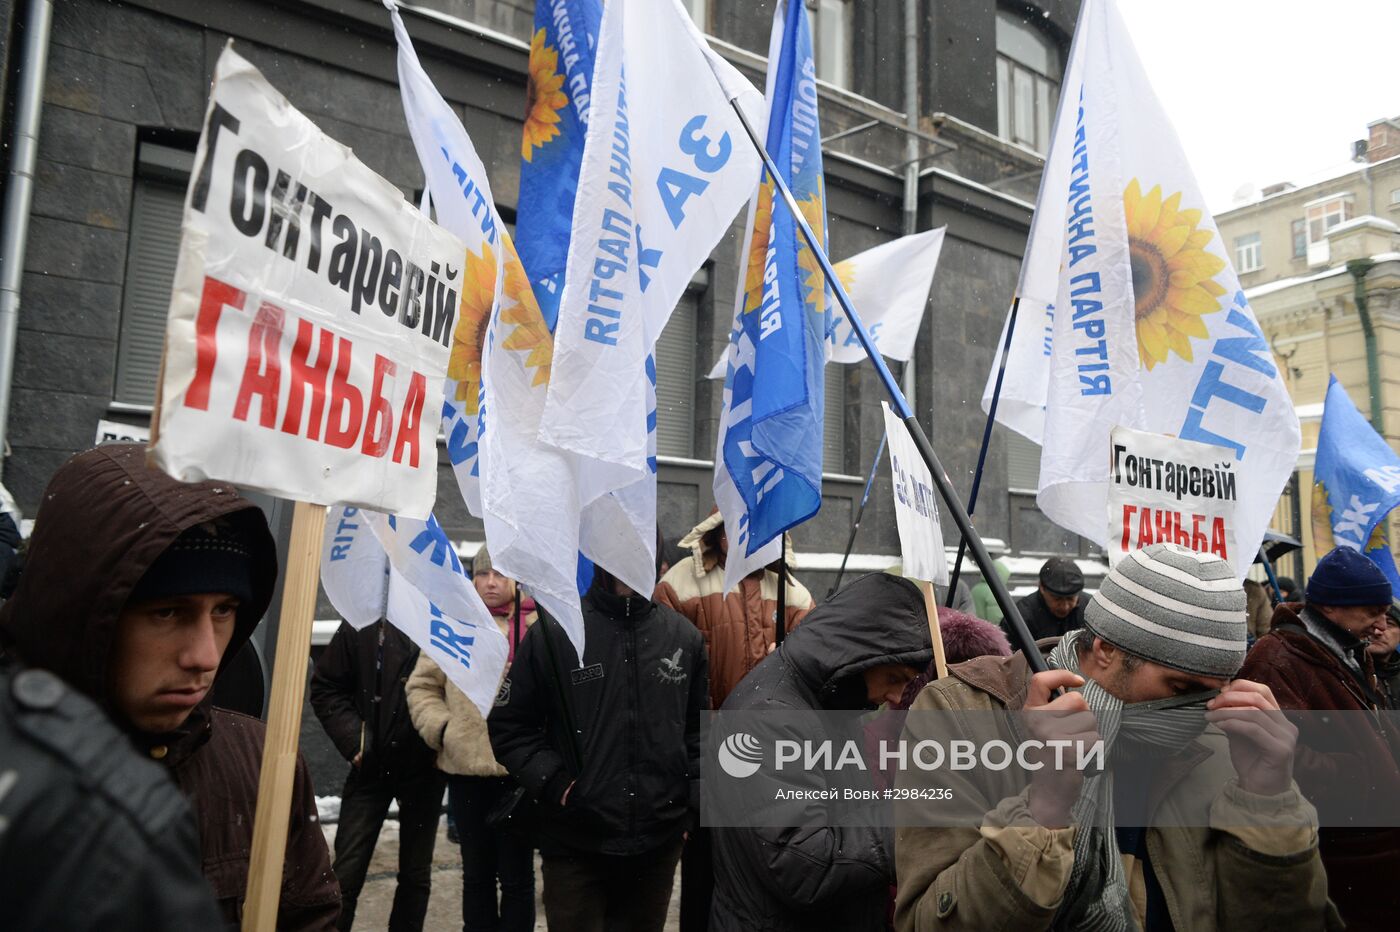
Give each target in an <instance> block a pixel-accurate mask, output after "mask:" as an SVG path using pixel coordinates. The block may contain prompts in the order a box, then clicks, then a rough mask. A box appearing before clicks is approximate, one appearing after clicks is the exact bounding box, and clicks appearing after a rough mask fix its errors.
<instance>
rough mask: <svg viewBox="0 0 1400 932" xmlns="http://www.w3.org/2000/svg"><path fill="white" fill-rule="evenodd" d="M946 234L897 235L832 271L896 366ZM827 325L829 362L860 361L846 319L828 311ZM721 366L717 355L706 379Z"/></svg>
mask: <svg viewBox="0 0 1400 932" xmlns="http://www.w3.org/2000/svg"><path fill="white" fill-rule="evenodd" d="M947 229H948V228H947V227H939V228H938V229H936V230H925V231H924V232H922V233H911V234H909V235H908V236H901V237H899V238H898V239H893V240H890V241H889V242H888V243H881V244H880V245H879V246H876V247H874V248H873V249H867V250H866V251H865V252H860V253H856V254H855V255H854V256H851V257H850V258H849V259H844V260H842V261H841V262H838V263H836V265H835V266H833V267H834V268H835V270H836V277H837V278H839V279H840V280H841V286H842V287H843V288H845V289H846V294H847V295H849V296H850V299H851V303H852V304H854V305H855V308H856V310H857V311H859V312H860V315H861V321H862V322H864V324H865V329H866V330H867V331H868V332H869V333H870V337H871V339H872V340H874V341H875V346H876V348H877V349H878V350H879V351H880V355H882V356H886V357H888V358H890V359H897V360H899V361H901V362H908V361H909V359H910V357H912V356H913V355H914V343H915V342H916V341H917V340H918V338H919V324H920V323H921V322H922V321H923V319H924V307H925V306H926V305H927V304H928V292H929V289H930V288H931V287H933V273H934V271H935V269H937V267H938V255H939V253H940V252H942V250H943V234H944V233H945V232H946V231H947ZM831 323H832V328H831V336H829V337H828V338H827V339H828V341H829V342H830V344H831V359H830V362H844V363H858V362H864V361H865V359H866V358H867V357H866V355H865V350H864V349H863V348H862V347H861V345H860V340H859V339H857V338H856V334H855V331H854V330H852V329H851V324H850V322H849V321H847V320H846V315H845V314H840V313H835V312H833V313H832V315H831ZM726 364H727V360H726V359H725V357H724V356H720V358H719V361H718V362H716V363H715V365H714V368H712V369H711V370H710V374H709V377H710V378H712V379H722V378H724V367H725V365H726Z"/></svg>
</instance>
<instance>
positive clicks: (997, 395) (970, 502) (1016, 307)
mask: <svg viewBox="0 0 1400 932" xmlns="http://www.w3.org/2000/svg"><path fill="white" fill-rule="evenodd" d="M1020 310H1021V296H1020V295H1019V294H1018V295H1016V297H1014V298H1012V299H1011V314H1010V315H1009V317H1008V318H1007V321H1006V339H1005V340H1004V341H1002V346H1001V365H1000V366H998V367H997V382H996V386H995V387H994V388H993V389H992V403H991V405H990V406H989V407H988V408H987V426H986V427H985V428H983V429H982V449H981V450H979V451H978V453H977V472H975V473H973V475H972V492H971V493H970V494H969V495H968V496H967V516H968V518H969V519H970V518H971V517H972V516H973V515H975V514H976V513H977V491H978V490H979V489H981V488H982V467H983V466H984V465H986V463H987V447H989V446H991V443H992V425H993V424H995V423H996V419H997V402H998V401H1000V400H1001V383H1002V381H1003V380H1005V378H1006V357H1007V356H1010V355H1011V335H1012V334H1014V333H1015V332H1016V314H1017V312H1018V311H1020ZM965 553H967V538H965V537H964V538H963V539H962V540H960V541H958V558H957V559H956V560H954V561H953V572H952V573H950V574H949V575H948V598H947V604H948V607H949V608H952V607H953V595H954V593H956V591H957V588H958V574H959V573H961V572H962V562H963V554H965Z"/></svg>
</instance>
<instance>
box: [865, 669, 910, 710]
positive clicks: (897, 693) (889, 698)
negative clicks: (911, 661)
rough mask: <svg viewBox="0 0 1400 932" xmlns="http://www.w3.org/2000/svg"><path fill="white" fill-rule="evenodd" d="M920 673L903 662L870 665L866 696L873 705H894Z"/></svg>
mask: <svg viewBox="0 0 1400 932" xmlns="http://www.w3.org/2000/svg"><path fill="white" fill-rule="evenodd" d="M918 675H919V671H918V670H916V669H915V668H914V667H911V666H908V665H906V664H902V663H882V664H880V665H879V666H875V667H870V668H868V669H867V670H866V671H865V698H866V700H867V701H868V702H869V703H870V704H871V705H882V704H884V703H890V704H891V705H893V704H894V703H896V702H898V701H899V700H900V697H902V696H903V695H904V687H906V686H908V685H909V681H910V680H912V679H914V677H916V676H918Z"/></svg>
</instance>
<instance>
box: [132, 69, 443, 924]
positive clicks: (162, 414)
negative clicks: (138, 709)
mask: <svg viewBox="0 0 1400 932" xmlns="http://www.w3.org/2000/svg"><path fill="white" fill-rule="evenodd" d="M195 166H196V167H195V171H194V174H193V176H192V177H191V179H190V187H189V191H188V192H187V193H186V195H185V207H184V218H183V222H182V225H181V237H180V255H179V259H178V261H177V264H176V269H175V279H174V283H173V287H172V293H171V299H170V313H169V317H168V323H167V327H166V339H165V355H164V358H163V360H162V364H161V373H162V375H161V384H160V387H159V390H158V394H157V397H156V414H155V416H154V417H153V421H154V423H155V425H156V429H155V430H154V431H153V432H152V446H151V451H150V457H151V461H152V462H153V463H154V465H156V466H158V467H159V468H161V469H163V470H164V471H165V472H167V473H169V474H170V475H172V476H174V477H176V478H177V479H181V480H185V481H195V480H201V479H219V480H223V481H227V482H232V483H235V484H238V485H242V486H245V487H248V488H253V489H258V490H260V491H264V492H268V493H270V494H273V495H278V496H282V497H284V498H290V499H294V500H295V501H296V508H295V511H294V515H293V519H292V529H291V537H290V542H289V546H288V551H287V569H286V576H285V580H286V581H285V584H284V587H283V593H282V608H281V614H280V616H279V625H280V627H279V633H278V640H277V660H276V663H275V664H274V668H273V680H272V696H271V703H270V707H269V713H268V730H267V739H266V743H265V745H264V752H263V761H262V768H261V771H260V775H259V782H258V804H257V811H256V813H255V815H254V820H253V841H252V855H251V860H250V865H249V873H248V892H247V897H246V900H245V909H244V915H243V928H245V929H250V930H251V929H267V928H271V927H272V926H273V924H274V922H275V917H276V914H277V903H278V899H279V894H280V890H281V878H282V863H283V860H284V857H285V853H286V838H287V829H288V825H287V819H286V813H287V811H288V810H287V807H288V806H289V805H290V803H291V789H292V776H293V773H294V772H295V769H296V765H297V738H298V734H299V730H300V720H301V704H302V693H303V690H304V687H305V682H306V663H305V658H306V656H307V653H308V651H309V649H310V643H311V617H312V614H313V612H314V610H315V605H316V582H317V576H318V570H319V567H320V562H321V556H322V550H323V547H324V546H325V539H324V533H323V532H324V527H325V523H324V522H325V520H326V509H325V508H324V507H320V506H324V505H330V504H333V503H345V504H349V505H352V506H355V507H357V508H360V507H371V508H376V509H380V510H384V511H390V512H396V513H401V514H405V515H412V516H416V517H424V518H426V517H427V516H428V515H429V514H430V513H431V511H432V505H433V499H434V497H435V495H436V491H437V444H436V437H437V423H438V416H439V412H440V411H441V410H442V396H443V378H444V375H445V372H446V368H447V359H448V353H449V347H450V345H451V343H452V339H453V331H454V323H455V320H456V315H457V308H458V300H457V294H458V291H459V290H460V289H461V287H462V282H463V280H464V279H463V275H462V273H463V270H464V265H465V258H466V253H465V248H464V247H463V245H462V243H461V241H459V240H458V239H457V238H456V237H454V236H452V234H450V233H448V232H447V231H445V230H442V229H440V228H438V227H436V226H434V225H433V224H432V223H431V222H430V221H429V220H428V219H427V218H426V217H424V216H423V215H422V214H421V213H420V212H419V211H418V210H416V209H415V208H414V207H413V206H412V205H411V204H409V203H408V202H407V201H405V200H404V199H403V196H402V195H401V194H400V193H399V191H398V189H397V188H395V187H394V186H393V185H391V184H389V182H387V181H385V180H384V179H383V178H380V177H379V176H378V175H376V174H375V173H374V172H372V171H370V170H369V169H368V168H366V167H365V166H364V165H363V164H362V163H361V162H360V161H359V160H358V159H356V158H355V157H354V155H353V154H352V153H351V152H350V150H349V149H347V148H346V147H344V146H342V145H340V144H339V143H337V142H335V141H334V140H332V139H330V138H329V137H328V136H326V135H325V134H324V133H322V132H321V131H320V130H319V129H317V128H316V126H315V125H314V124H313V123H312V122H311V121H310V120H308V119H307V118H306V117H305V116H303V115H302V114H301V113H299V112H298V111H297V110H296V109H295V108H293V107H292V106H291V104H290V103H288V102H287V100H286V98H284V97H283V96H282V95H281V94H279V93H277V91H276V90H274V89H273V87H272V86H271V85H270V84H268V82H267V80H266V79H265V78H264V77H263V76H262V74H261V73H259V72H258V70H257V69H256V68H254V67H253V66H252V65H251V64H249V63H248V62H247V61H246V60H244V59H243V58H242V57H241V56H239V55H238V54H237V53H235V52H234V51H233V50H232V48H231V47H225V49H224V51H223V54H221V55H220V56H219V61H218V63H217V65H216V66H215V70H214V85H213V88H212V90H211V92H210V98H209V105H208V109H207V111H206V114H205V126H204V132H203V134H202V135H201V136H200V140H199V147H198V149H197V151H196V153H195ZM342 518H343V513H342ZM339 530H340V526H339V524H337V531H339Z"/></svg>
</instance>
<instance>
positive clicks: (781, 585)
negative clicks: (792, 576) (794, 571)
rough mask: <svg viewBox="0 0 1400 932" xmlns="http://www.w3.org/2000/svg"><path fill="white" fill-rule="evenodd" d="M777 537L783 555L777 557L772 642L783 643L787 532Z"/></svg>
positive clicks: (784, 630) (785, 622) (785, 624)
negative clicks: (776, 598)
mask: <svg viewBox="0 0 1400 932" xmlns="http://www.w3.org/2000/svg"><path fill="white" fill-rule="evenodd" d="M778 537H779V539H780V540H781V541H782V547H781V551H782V554H783V555H782V556H781V557H779V558H778V611H777V612H776V613H775V614H774V616H773V643H774V644H781V643H783V638H785V637H787V532H786V531H784V532H783V533H782V534H779V535H778ZM760 594H761V593H760Z"/></svg>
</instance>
